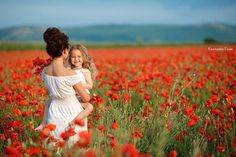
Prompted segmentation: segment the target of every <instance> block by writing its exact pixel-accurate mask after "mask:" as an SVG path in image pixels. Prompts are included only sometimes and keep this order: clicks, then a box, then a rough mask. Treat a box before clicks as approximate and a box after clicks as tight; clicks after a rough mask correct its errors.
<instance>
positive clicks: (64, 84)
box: [42, 69, 87, 143]
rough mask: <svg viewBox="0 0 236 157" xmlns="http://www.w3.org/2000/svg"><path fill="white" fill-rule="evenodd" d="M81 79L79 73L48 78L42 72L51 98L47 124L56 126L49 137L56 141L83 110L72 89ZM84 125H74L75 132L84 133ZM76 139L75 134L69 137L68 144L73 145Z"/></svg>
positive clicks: (85, 128)
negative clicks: (71, 143)
mask: <svg viewBox="0 0 236 157" xmlns="http://www.w3.org/2000/svg"><path fill="white" fill-rule="evenodd" d="M83 77H84V76H83V74H81V73H77V74H76V75H71V76H50V75H47V74H46V73H45V69H44V70H43V71H42V80H43V81H44V82H45V83H46V85H47V87H48V91H49V95H50V97H51V103H50V106H49V110H48V119H47V123H51V124H55V125H56V129H55V131H52V132H51V135H52V136H54V137H55V138H56V139H58V140H60V139H61V137H60V135H61V133H62V132H65V131H67V130H68V129H69V123H70V122H71V121H72V120H73V119H74V118H75V117H76V116H77V115H78V114H79V113H80V112H81V111H83V110H84V109H83V107H82V106H81V104H80V102H79V101H78V99H77V97H76V93H75V90H74V89H73V85H75V84H76V83H79V82H81V79H83ZM86 121H87V120H86ZM85 124H86V125H85V126H83V127H80V126H78V125H76V127H75V132H76V133H78V132H80V131H86V130H87V123H85ZM78 139H79V136H78V134H76V135H74V136H73V137H70V139H69V142H73V143H74V142H76V141H77V140H78Z"/></svg>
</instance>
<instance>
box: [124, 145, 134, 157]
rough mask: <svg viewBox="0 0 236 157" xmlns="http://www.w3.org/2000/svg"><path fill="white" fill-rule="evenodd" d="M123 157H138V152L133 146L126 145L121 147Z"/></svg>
mask: <svg viewBox="0 0 236 157" xmlns="http://www.w3.org/2000/svg"><path fill="white" fill-rule="evenodd" d="M121 154H122V157H138V150H137V149H136V148H135V146H134V145H133V144H126V145H123V146H122V147H121Z"/></svg>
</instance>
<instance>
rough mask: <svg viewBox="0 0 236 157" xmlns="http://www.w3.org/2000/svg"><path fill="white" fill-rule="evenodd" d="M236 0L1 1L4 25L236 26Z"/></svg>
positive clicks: (1, 23)
mask: <svg viewBox="0 0 236 157" xmlns="http://www.w3.org/2000/svg"><path fill="white" fill-rule="evenodd" d="M235 10H236V0H1V1H0V21H1V22H0V28H5V27H9V26H26V25H31V26H37V25H40V26H60V27H73V26H87V25H101V24H139V25H145V24H174V25H201V24H206V23H215V22H217V23H226V24H231V25H236V20H235V17H236V11H235Z"/></svg>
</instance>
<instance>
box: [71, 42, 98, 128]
mask: <svg viewBox="0 0 236 157" xmlns="http://www.w3.org/2000/svg"><path fill="white" fill-rule="evenodd" d="M69 64H70V68H71V69H73V70H75V71H76V73H77V74H78V75H79V76H80V78H81V82H82V85H83V87H84V88H85V89H86V92H87V93H88V94H90V92H89V90H90V89H92V88H93V82H94V81H95V77H96V75H97V69H96V66H95V64H94V62H93V60H92V57H91V56H90V55H89V53H88V50H87V49H86V47H84V46H83V45H81V44H78V45H74V46H72V47H71V48H70V52H69ZM77 98H78V100H79V101H80V103H81V105H82V106H83V107H84V109H85V112H86V113H87V114H89V113H91V112H92V110H93V106H92V104H90V103H85V102H83V100H82V99H81V97H80V95H77ZM85 117H86V115H84V114H82V113H81V114H80V115H78V116H77V119H84V118H85ZM84 120H85V121H87V119H84ZM86 124H87V122H85V125H86ZM71 126H72V127H73V126H74V122H72V123H71ZM86 127H87V125H86Z"/></svg>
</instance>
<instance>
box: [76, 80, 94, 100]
mask: <svg viewBox="0 0 236 157" xmlns="http://www.w3.org/2000/svg"><path fill="white" fill-rule="evenodd" d="M73 88H74V90H75V91H76V92H77V93H78V94H79V95H80V96H81V98H82V100H83V102H89V100H90V95H89V94H88V93H87V92H86V91H85V88H84V87H83V85H82V84H81V83H77V84H75V85H74V86H73Z"/></svg>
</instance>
